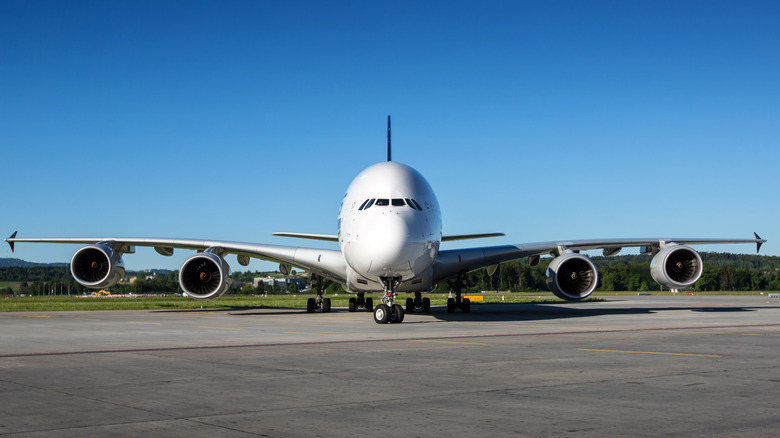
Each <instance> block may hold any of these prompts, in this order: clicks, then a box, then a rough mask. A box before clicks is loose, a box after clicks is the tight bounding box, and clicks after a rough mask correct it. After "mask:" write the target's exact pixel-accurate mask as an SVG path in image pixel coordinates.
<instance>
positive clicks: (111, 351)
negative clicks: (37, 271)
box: [0, 323, 780, 358]
mask: <svg viewBox="0 0 780 438" xmlns="http://www.w3.org/2000/svg"><path fill="white" fill-rule="evenodd" d="M153 324H157V323H153ZM737 327H780V323H772V324H735V325H714V326H691V327H669V328H659V327H648V328H636V329H613V330H605V329H600V328H597V329H592V330H569V331H550V332H532V333H492V334H481V335H475V334H469V335H459V336H430V337H420V338H410V337H395V338H360V339H338V340H331V341H324V342H328V343H349V342H399V341H409V340H422V339H445V340H448V339H475V338H477V339H479V338H487V337H490V338H499V337H515V336H549V335H554V336H555V335H577V334H588V333H599V334H600V333H615V332H625V331H636V332H642V331H675V330H696V329H698V330H701V329H707V328H720V329H723V328H737ZM285 333H287V332H285ZM290 333H292V334H296V333H297V332H290ZM299 334H315V335H316V334H318V333H299ZM326 336H327V335H326ZM331 336H344V335H331ZM322 342H323V341H322V340H317V341H288V342H261V343H251V344H224V345H191V346H184V347H145V348H125V349H105V350H80V351H54V352H29V353H12V354H0V358H9V357H36V356H66V355H83V354H116V353H146V352H155V351H178V350H181V351H186V350H208V349H220V348H258V347H281V346H298V345H307V344H320V343H322Z"/></svg>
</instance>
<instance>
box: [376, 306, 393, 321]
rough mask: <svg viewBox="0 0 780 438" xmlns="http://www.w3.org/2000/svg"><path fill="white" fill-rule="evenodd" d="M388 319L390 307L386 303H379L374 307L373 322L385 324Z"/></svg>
mask: <svg viewBox="0 0 780 438" xmlns="http://www.w3.org/2000/svg"><path fill="white" fill-rule="evenodd" d="M389 321H390V307H388V306H387V305H386V304H379V305H378V306H376V309H374V322H376V323H377V324H387V323H388V322H389Z"/></svg>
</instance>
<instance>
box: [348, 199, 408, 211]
mask: <svg viewBox="0 0 780 438" xmlns="http://www.w3.org/2000/svg"><path fill="white" fill-rule="evenodd" d="M372 205H377V206H380V207H387V206H390V205H392V206H393V207H403V206H405V205H408V206H409V208H411V209H413V210H420V211H423V209H422V207H420V204H418V203H417V201H415V200H414V199H410V198H393V199H387V198H379V199H373V198H372V199H366V200H365V201H363V203H362V204H360V207H359V208H358V210H368V209H369V208H370V207H371V206H372Z"/></svg>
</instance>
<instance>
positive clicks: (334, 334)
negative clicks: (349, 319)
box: [285, 332, 344, 336]
mask: <svg viewBox="0 0 780 438" xmlns="http://www.w3.org/2000/svg"><path fill="white" fill-rule="evenodd" d="M285 333H286V334H288V335H315V336H344V335H340V334H336V333H306V332H285Z"/></svg>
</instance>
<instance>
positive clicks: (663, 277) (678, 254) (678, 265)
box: [650, 244, 703, 289]
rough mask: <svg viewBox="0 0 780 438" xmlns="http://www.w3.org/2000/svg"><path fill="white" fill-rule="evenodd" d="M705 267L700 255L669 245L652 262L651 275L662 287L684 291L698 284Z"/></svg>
mask: <svg viewBox="0 0 780 438" xmlns="http://www.w3.org/2000/svg"><path fill="white" fill-rule="evenodd" d="M702 270H703V265H702V261H701V257H700V256H699V253H697V252H696V251H694V250H693V249H691V248H689V247H687V246H682V245H678V244H671V245H668V246H667V247H666V248H664V249H662V250H661V251H659V252H658V254H656V255H655V256H654V257H653V260H652V261H651V262H650V275H652V276H653V280H655V281H656V282H657V283H658V284H660V285H661V286H665V287H668V288H669V289H682V288H684V287H688V286H691V285H693V284H694V283H696V281H697V280H698V279H699V277H701V273H702Z"/></svg>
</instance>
